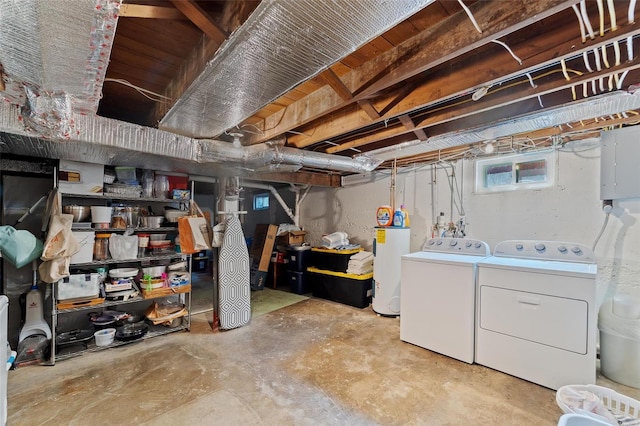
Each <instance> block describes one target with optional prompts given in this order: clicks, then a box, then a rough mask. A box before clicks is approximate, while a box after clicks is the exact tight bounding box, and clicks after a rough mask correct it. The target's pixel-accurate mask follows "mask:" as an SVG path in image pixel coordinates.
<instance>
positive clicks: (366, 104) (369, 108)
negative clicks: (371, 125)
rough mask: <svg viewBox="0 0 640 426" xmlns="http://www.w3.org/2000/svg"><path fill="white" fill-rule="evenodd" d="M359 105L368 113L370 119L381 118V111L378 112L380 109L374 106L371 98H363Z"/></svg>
mask: <svg viewBox="0 0 640 426" xmlns="http://www.w3.org/2000/svg"><path fill="white" fill-rule="evenodd" d="M358 106H359V107H360V108H362V110H363V111H364V112H366V113H367V115H368V116H369V118H370V119H372V120H377V119H378V118H380V113H379V112H378V110H377V109H376V108H375V107H374V106H373V104H372V103H371V101H370V100H368V99H363V100H361V101H358Z"/></svg>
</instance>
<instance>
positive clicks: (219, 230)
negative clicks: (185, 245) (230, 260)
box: [211, 222, 225, 247]
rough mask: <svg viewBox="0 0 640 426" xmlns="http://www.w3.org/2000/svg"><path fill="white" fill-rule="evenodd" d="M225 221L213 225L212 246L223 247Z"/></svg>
mask: <svg viewBox="0 0 640 426" xmlns="http://www.w3.org/2000/svg"><path fill="white" fill-rule="evenodd" d="M224 229H225V225H224V222H220V223H219V224H217V225H216V226H214V227H213V239H212V240H211V247H222V240H224Z"/></svg>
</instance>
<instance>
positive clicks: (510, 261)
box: [478, 256, 598, 278]
mask: <svg viewBox="0 0 640 426" xmlns="http://www.w3.org/2000/svg"><path fill="white" fill-rule="evenodd" d="M478 267H479V268H480V269H482V268H494V269H504V270H516V271H522V272H537V273H554V274H556V275H566V276H575V277H588V278H594V277H595V275H596V273H597V272H598V265H597V264H595V263H577V262H561V261H552V260H535V259H519V258H513V257H499V256H491V257H488V258H486V259H483V260H480V261H479V262H478Z"/></svg>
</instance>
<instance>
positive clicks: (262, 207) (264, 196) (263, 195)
mask: <svg viewBox="0 0 640 426" xmlns="http://www.w3.org/2000/svg"><path fill="white" fill-rule="evenodd" d="M258 200H266V206H265V205H264V204H265V203H264V202H261V203H260V204H261V205H260V207H257V204H258V203H257V201H258ZM270 207H271V200H270V197H269V193H268V192H264V193H260V194H254V195H253V210H254V211H263V210H269V208H270Z"/></svg>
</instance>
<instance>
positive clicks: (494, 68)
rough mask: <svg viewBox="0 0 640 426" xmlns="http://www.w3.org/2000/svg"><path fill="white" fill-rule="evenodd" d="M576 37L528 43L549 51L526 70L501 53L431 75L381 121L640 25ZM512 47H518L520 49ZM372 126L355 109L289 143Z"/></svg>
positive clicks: (314, 140)
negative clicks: (581, 40)
mask: <svg viewBox="0 0 640 426" xmlns="http://www.w3.org/2000/svg"><path fill="white" fill-rule="evenodd" d="M558 31H560V32H561V34H564V31H563V30H562V29H558ZM572 34H573V37H572V38H570V39H568V40H567V39H566V38H567V36H566V35H565V36H564V37H561V38H560V39H557V38H555V37H556V36H555V35H553V34H549V33H547V36H548V37H552V38H551V39H553V40H557V42H559V44H551V43H549V41H548V40H547V43H543V39H544V36H540V37H539V38H535V39H531V40H528V41H526V42H525V43H526V44H533V45H536V46H543V45H546V46H548V48H546V49H545V50H544V51H540V52H538V53H537V54H535V55H533V56H532V57H530V58H527V59H525V63H526V64H529V65H528V66H527V67H524V68H523V67H522V66H520V65H519V64H518V63H517V62H516V61H513V60H511V61H505V60H503V58H504V56H502V54H503V52H501V51H500V50H498V51H497V52H498V56H483V57H479V58H475V61H473V62H470V63H469V66H468V67H465V68H462V67H460V68H458V69H457V70H456V72H455V73H449V72H447V73H443V74H436V75H431V76H430V78H429V80H427V81H426V82H424V83H423V84H422V85H420V86H419V87H418V88H416V89H415V90H414V91H413V92H412V93H411V96H407V97H406V98H405V99H404V100H403V101H401V102H400V103H398V104H397V105H395V106H394V107H393V108H392V109H390V110H387V111H386V114H385V115H384V116H383V117H381V119H379V120H377V121H378V122H381V121H383V120H384V119H386V118H389V117H393V116H399V115H402V114H407V113H409V112H411V111H412V110H416V109H426V108H427V107H429V106H435V105H438V104H441V103H443V102H444V101H446V99H450V98H457V97H460V96H463V95H465V94H466V95H467V96H468V94H469V88H473V87H478V86H482V85H492V84H497V83H498V82H500V81H502V80H505V81H506V80H512V79H514V78H517V77H518V76H523V75H524V74H525V73H527V72H534V71H535V70H536V69H539V68H544V67H548V66H551V65H553V64H558V63H559V61H560V59H569V58H572V57H573V58H575V57H576V56H577V55H580V54H581V53H582V52H583V51H591V50H593V49H594V48H598V47H600V46H602V45H605V44H610V43H611V41H612V39H618V38H623V39H624V38H626V37H628V36H635V35H637V34H640V23H636V24H634V25H628V26H625V27H620V28H619V29H618V31H616V32H615V33H612V32H608V33H607V34H605V36H604V37H598V38H597V39H596V40H593V41H591V40H588V41H587V43H585V44H584V45H580V46H577V45H576V40H575V38H576V34H575V32H573V33H572ZM614 36H615V37H614ZM634 45H635V46H636V47H640V44H638V43H636V42H634ZM512 47H513V48H517V46H512ZM507 55H508V54H507ZM580 60H581V59H580ZM491 75H498V76H500V78H499V79H498V78H495V79H492V80H489V81H487V80H486V77H485V76H491ZM520 78H524V77H520ZM467 99H470V98H467ZM371 124H374V121H367V120H366V119H365V118H364V117H362V116H361V115H358V114H355V113H353V111H351V110H349V111H343V112H342V113H341V114H340V115H339V116H337V117H335V118H333V119H332V120H331V121H329V122H326V123H323V122H319V123H318V124H317V125H316V126H315V127H314V128H313V129H307V130H308V132H306V133H308V134H312V135H313V136H312V137H304V136H301V135H295V136H293V137H291V138H290V139H289V142H290V143H291V144H293V145H295V146H297V147H299V148H303V147H305V146H309V145H313V144H315V143H317V142H318V141H322V140H327V139H329V140H330V139H332V138H335V137H336V135H339V134H342V133H346V132H353V131H356V130H357V129H359V128H361V127H364V126H368V125H371ZM338 129H339V130H338ZM335 152H338V151H335Z"/></svg>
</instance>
